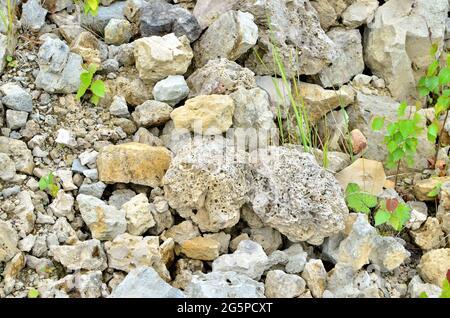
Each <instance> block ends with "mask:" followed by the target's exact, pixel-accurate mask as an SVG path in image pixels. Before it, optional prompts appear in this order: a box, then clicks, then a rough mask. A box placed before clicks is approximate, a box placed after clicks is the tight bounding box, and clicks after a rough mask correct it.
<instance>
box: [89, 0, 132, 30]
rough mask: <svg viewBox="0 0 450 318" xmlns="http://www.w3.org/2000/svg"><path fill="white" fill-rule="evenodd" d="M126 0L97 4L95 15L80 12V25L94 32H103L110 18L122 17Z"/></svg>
mask: <svg viewBox="0 0 450 318" xmlns="http://www.w3.org/2000/svg"><path fill="white" fill-rule="evenodd" d="M125 6H126V1H117V2H114V3H112V4H111V5H110V6H107V7H103V6H99V8H98V13H97V15H95V16H93V15H91V14H81V25H82V26H84V27H86V28H88V30H92V31H93V32H95V33H99V34H103V33H104V31H105V27H106V25H107V24H108V23H109V21H110V20H111V19H124V18H125V16H124V13H123V12H124V8H125Z"/></svg>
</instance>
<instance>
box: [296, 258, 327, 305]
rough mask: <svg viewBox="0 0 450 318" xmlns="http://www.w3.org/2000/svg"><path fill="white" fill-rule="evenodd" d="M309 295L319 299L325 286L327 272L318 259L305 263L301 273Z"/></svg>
mask: <svg viewBox="0 0 450 318" xmlns="http://www.w3.org/2000/svg"><path fill="white" fill-rule="evenodd" d="M302 277H303V279H304V280H305V281H306V285H307V286H308V288H309V290H310V291H311V294H312V295H313V296H314V297H316V298H321V297H322V295H323V292H324V291H325V288H326V284H327V271H326V270H325V267H324V266H323V263H322V261H321V260H320V259H311V260H309V261H308V263H306V265H305V269H304V270H303V273H302Z"/></svg>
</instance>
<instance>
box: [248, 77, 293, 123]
mask: <svg viewBox="0 0 450 318" xmlns="http://www.w3.org/2000/svg"><path fill="white" fill-rule="evenodd" d="M255 80H256V84H257V85H258V87H260V88H262V89H263V90H265V91H266V93H267V94H269V99H270V105H271V110H272V113H273V114H279V113H281V117H282V118H283V119H286V116H287V114H288V112H289V108H290V106H291V100H290V98H289V94H290V92H291V85H290V83H289V85H286V83H285V82H283V79H281V78H277V77H272V76H255Z"/></svg>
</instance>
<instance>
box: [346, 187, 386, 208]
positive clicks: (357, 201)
mask: <svg viewBox="0 0 450 318" xmlns="http://www.w3.org/2000/svg"><path fill="white" fill-rule="evenodd" d="M345 202H346V203H347V206H348V207H349V208H350V209H352V210H353V211H355V212H361V213H366V214H369V213H370V209H372V208H374V207H376V206H377V204H378V199H377V197H376V196H374V195H372V194H370V193H367V192H364V191H362V190H361V188H360V187H359V185H357V184H356V183H349V184H348V185H347V188H346V189H345Z"/></svg>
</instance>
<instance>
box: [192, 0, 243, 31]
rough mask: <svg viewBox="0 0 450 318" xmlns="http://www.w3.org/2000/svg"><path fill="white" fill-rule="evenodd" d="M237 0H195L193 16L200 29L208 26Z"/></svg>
mask: <svg viewBox="0 0 450 318" xmlns="http://www.w3.org/2000/svg"><path fill="white" fill-rule="evenodd" d="M237 2H238V0H230V1H220V0H197V2H196V3H195V7H194V10H193V14H194V16H195V17H196V18H197V20H198V23H199V24H200V26H201V28H202V29H206V28H207V27H209V26H210V25H211V24H212V23H213V22H214V21H215V20H216V19H217V18H218V17H219V16H220V15H221V14H222V13H225V12H227V11H229V10H232V9H233V6H234V5H235V4H236V3H237Z"/></svg>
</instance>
